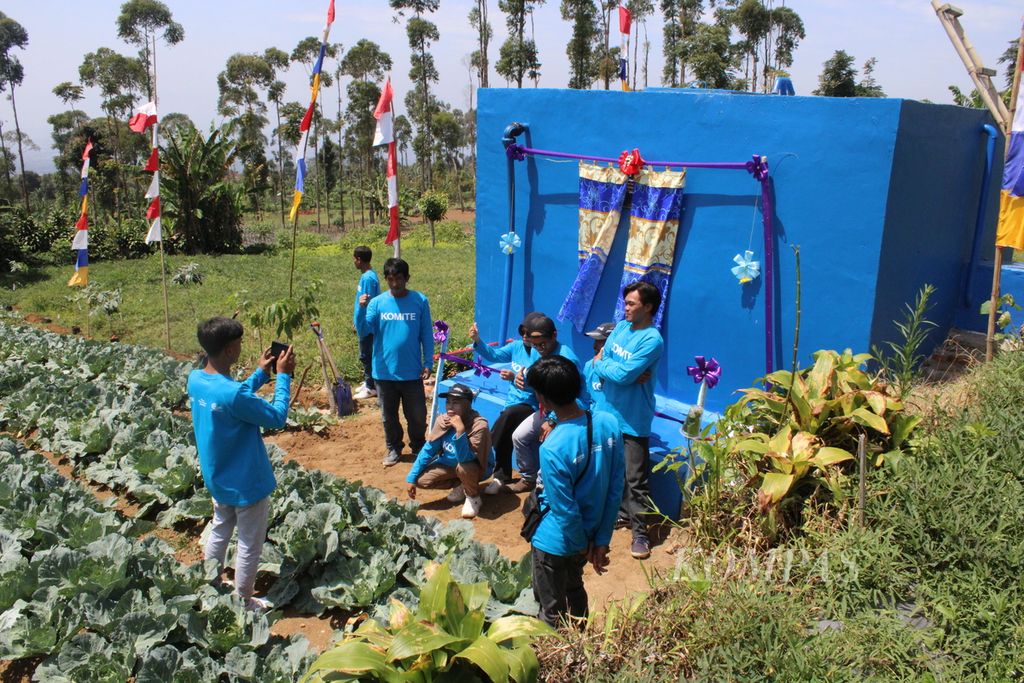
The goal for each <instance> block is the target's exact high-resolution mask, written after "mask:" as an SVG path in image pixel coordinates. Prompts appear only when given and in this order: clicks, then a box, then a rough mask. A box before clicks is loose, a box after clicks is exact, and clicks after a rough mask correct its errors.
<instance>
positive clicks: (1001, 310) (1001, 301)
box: [978, 293, 1021, 341]
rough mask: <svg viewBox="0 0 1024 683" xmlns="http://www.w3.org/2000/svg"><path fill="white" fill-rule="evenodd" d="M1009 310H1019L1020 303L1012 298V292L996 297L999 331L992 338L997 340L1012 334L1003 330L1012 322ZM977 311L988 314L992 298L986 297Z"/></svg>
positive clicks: (990, 309)
mask: <svg viewBox="0 0 1024 683" xmlns="http://www.w3.org/2000/svg"><path fill="white" fill-rule="evenodd" d="M1011 310H1014V311H1019V310H1021V307H1020V304H1018V303H1017V302H1016V301H1015V300H1014V298H1013V295H1012V294H1009V293H1006V294H1003V295H1002V296H1000V297H999V298H998V299H996V327H997V328H998V329H999V332H997V333H996V335H995V337H994V339H996V340H997V341H1001V340H1003V339H1006V338H1008V337H1012V336H1014V335H1011V334H1007V333H1006V331H1005V330H1006V328H1007V327H1009V326H1010V323H1011V322H1012V314H1011V313H1010V311H1011ZM978 312H979V313H981V315H989V314H990V313H991V312H992V300H991V299H988V300H986V301H985V302H984V303H983V304H981V308H980V309H979V310H978Z"/></svg>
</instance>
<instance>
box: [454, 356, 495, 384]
mask: <svg viewBox="0 0 1024 683" xmlns="http://www.w3.org/2000/svg"><path fill="white" fill-rule="evenodd" d="M441 358H443V359H445V360H449V361H451V362H453V363H458V364H459V365H463V366H465V367H467V368H473V374H474V375H476V376H478V377H480V376H483V377H484V378H487V377H490V376H491V373H492V372H497V370H496V369H495V368H491V367H487V366H486V365H484V364H483V363H481V362H479V361H473V360H468V359H466V358H463V357H462V356H456V355H455V354H453V353H442V354H441Z"/></svg>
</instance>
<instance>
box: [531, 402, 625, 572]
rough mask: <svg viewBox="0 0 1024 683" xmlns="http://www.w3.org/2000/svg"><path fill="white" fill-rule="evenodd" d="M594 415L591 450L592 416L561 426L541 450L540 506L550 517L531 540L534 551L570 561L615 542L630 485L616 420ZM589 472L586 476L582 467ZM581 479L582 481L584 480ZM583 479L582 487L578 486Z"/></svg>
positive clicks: (579, 418) (553, 431)
mask: <svg viewBox="0 0 1024 683" xmlns="http://www.w3.org/2000/svg"><path fill="white" fill-rule="evenodd" d="M592 415H593V446H592V450H591V452H590V455H589V458H588V457H587V455H586V451H587V416H586V415H581V416H579V417H577V418H574V419H572V420H566V421H565V422H560V423H559V424H558V426H556V427H555V428H554V429H553V430H551V433H550V434H549V435H548V437H547V438H546V439H544V443H542V444H541V446H540V470H541V472H543V473H544V488H543V489H542V490H541V492H540V494H539V496H540V504H541V507H542V508H547V510H548V513H547V514H546V515H544V518H543V519H541V522H540V525H539V526H538V527H537V532H536V533H535V534H534V536H533V540H532V541H531V543H532V545H533V547H534V548H537V549H538V550H543V551H544V552H546V553H550V554H552V555H558V556H559V557H567V556H569V555H575V554H576V553H581V552H584V551H585V550H586V549H587V545H588V544H589V543H593V544H594V545H608V544H609V543H611V538H612V527H613V526H614V525H615V517H616V515H617V514H618V512H619V501H620V499H621V498H622V487H623V482H624V480H625V455H624V454H623V449H622V433H621V432H620V431H619V426H618V423H617V422H616V420H615V417H614V416H613V415H610V414H609V413H603V412H595V413H592ZM584 467H586V472H585V473H584V470H583V468H584ZM581 475H582V476H581ZM577 478H579V479H580V481H579V483H578V484H574V482H575V481H576V479H577Z"/></svg>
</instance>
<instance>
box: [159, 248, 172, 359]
mask: <svg viewBox="0 0 1024 683" xmlns="http://www.w3.org/2000/svg"><path fill="white" fill-rule="evenodd" d="M160 282H161V283H162V284H163V287H164V341H165V342H166V345H167V350H168V351H170V350H171V314H170V309H169V308H168V306H167V268H165V267H164V239H163V234H161V235H160Z"/></svg>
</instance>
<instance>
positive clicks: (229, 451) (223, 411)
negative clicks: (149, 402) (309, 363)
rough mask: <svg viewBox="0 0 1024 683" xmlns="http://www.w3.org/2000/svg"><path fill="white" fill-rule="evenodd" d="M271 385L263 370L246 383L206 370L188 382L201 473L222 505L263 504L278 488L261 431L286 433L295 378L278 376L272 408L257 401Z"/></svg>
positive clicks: (259, 369)
mask: <svg viewBox="0 0 1024 683" xmlns="http://www.w3.org/2000/svg"><path fill="white" fill-rule="evenodd" d="M268 381H270V376H269V375H267V373H266V372H264V371H263V370H262V369H261V368H257V369H256V371H255V372H254V373H252V375H250V376H249V378H248V379H246V380H245V381H244V382H236V381H235V380H233V379H231V378H230V377H226V376H224V375H221V374H215V373H209V372H205V371H204V370H193V371H192V372H191V374H189V376H188V395H189V398H190V399H191V402H192V428H193V429H194V430H195V435H196V448H197V449H198V451H199V468H200V470H201V471H202V473H203V481H204V482H205V483H206V488H207V489H208V490H209V491H210V495H211V496H213V499H214V500H215V501H217V502H218V503H220V504H221V505H234V506H236V507H246V506H248V505H252V504H254V503H258V502H259V501H261V500H263V499H264V498H266V497H267V496H268V495H270V492H271V491H273V490H274V486H276V485H277V482H276V481H275V480H274V470H273V468H271V466H270V458H269V457H267V449H266V447H265V446H264V445H263V438H262V437H261V436H260V427H268V428H274V429H280V428H281V427H284V423H285V420H286V419H287V418H288V402H289V399H290V396H291V382H292V378H291V376H290V375H288V374H285V373H279V374H278V375H277V382H276V384H275V386H274V400H273V401H269V402H268V401H266V400H264V399H262V398H260V397H259V396H257V395H256V391H257V390H258V389H259V388H260V387H261V386H263V385H264V384H266V383H267V382H268Z"/></svg>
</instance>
